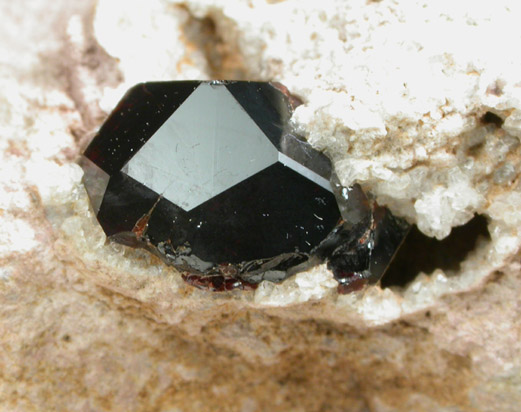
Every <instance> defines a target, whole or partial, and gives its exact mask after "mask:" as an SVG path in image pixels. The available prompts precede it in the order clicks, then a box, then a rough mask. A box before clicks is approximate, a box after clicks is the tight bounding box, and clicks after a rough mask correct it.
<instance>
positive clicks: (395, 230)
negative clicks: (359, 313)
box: [82, 81, 408, 292]
mask: <svg viewBox="0 0 521 412" xmlns="http://www.w3.org/2000/svg"><path fill="white" fill-rule="evenodd" d="M294 103H295V99H294V98H293V97H292V96H290V95H289V94H288V93H287V91H286V90H285V89H284V88H283V87H282V86H279V85H275V84H270V83H259V82H233V81H230V82H220V81H212V82H199V81H185V82H154V83H143V84H139V85H137V86H135V87H133V88H132V89H131V90H129V91H128V92H127V94H126V95H125V96H124V97H123V98H122V100H121V101H120V103H119V104H118V106H117V107H116V109H115V110H114V111H113V112H112V113H111V114H110V116H109V117H108V119H107V120H106V122H105V123H104V124H103V126H102V127H101V129H100V130H99V132H98V134H97V135H96V136H95V137H94V139H93V141H92V142H91V143H90V145H89V146H88V147H87V149H86V150H85V153H84V159H83V161H82V166H83V168H84V170H85V177H84V183H85V186H86V188H87V192H88V193H89V196H90V198H91V203H92V207H93V209H94V211H95V212H96V216H97V218H98V221H99V222H100V224H101V226H102V227H103V230H104V231H105V233H106V234H107V236H108V237H109V238H110V239H111V240H113V241H116V242H120V243H123V244H126V245H130V246H134V247H144V248H146V249H148V250H149V251H151V252H153V253H155V254H156V255H158V256H160V257H161V258H162V259H163V260H164V261H165V262H167V263H168V264H172V265H174V266H176V267H177V268H178V269H180V270H181V271H182V273H183V277H184V279H185V280H186V281H187V282H189V283H190V284H193V285H195V286H197V287H200V288H207V289H211V290H218V291H222V290H229V289H233V288H254V287H255V285H256V284H258V283H259V282H260V281H262V280H271V281H281V280H283V279H285V278H286V277H288V276H290V275H292V274H294V273H296V272H298V271H301V270H305V269H307V268H309V267H310V266H312V265H316V264H319V263H321V262H327V263H328V267H329V268H330V269H331V270H332V271H333V273H334V275H335V278H336V279H337V280H338V281H339V291H340V292H349V291H351V290H356V289H359V288H360V287H362V286H363V285H365V284H366V283H374V282H377V281H378V280H379V279H380V277H381V276H382V274H383V273H384V271H385V269H386V267H387V265H388V264H389V262H390V261H391V259H392V256H393V255H394V253H395V251H396V249H397V248H398V246H399V245H400V243H401V241H402V239H403V237H404V236H405V234H406V232H407V230H408V225H407V224H406V223H405V222H404V221H402V220H400V219H396V218H395V217H393V216H392V215H391V214H390V212H389V211H388V210H387V209H385V208H382V207H380V206H378V205H376V203H375V202H374V201H373V200H372V199H370V198H368V197H367V196H366V195H365V194H364V192H363V191H362V189H361V188H360V187H358V186H354V187H352V188H344V187H342V186H341V185H340V184H339V183H338V180H337V178H336V176H335V175H334V173H332V171H331V164H330V161H329V159H328V158H327V157H326V156H324V155H323V154H322V153H319V152H317V151H315V150H314V149H313V148H312V147H311V146H310V145H309V144H308V143H307V142H305V141H304V140H303V139H302V138H300V137H299V136H296V135H295V134H293V133H292V131H291V129H290V127H289V123H288V122H289V118H290V116H291V113H292V110H293V108H294V107H293V106H294Z"/></svg>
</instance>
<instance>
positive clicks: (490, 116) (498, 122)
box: [480, 112, 504, 128]
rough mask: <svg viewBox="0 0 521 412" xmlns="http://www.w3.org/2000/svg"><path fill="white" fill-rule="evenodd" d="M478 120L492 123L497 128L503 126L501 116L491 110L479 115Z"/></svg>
mask: <svg viewBox="0 0 521 412" xmlns="http://www.w3.org/2000/svg"><path fill="white" fill-rule="evenodd" d="M480 121H481V123H483V124H493V125H495V126H496V127H498V128H499V127H501V126H503V122H504V120H503V119H502V118H501V117H499V116H498V115H497V114H495V113H492V112H486V113H485V114H484V115H483V116H481V119H480Z"/></svg>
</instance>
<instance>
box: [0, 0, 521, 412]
mask: <svg viewBox="0 0 521 412" xmlns="http://www.w3.org/2000/svg"><path fill="white" fill-rule="evenodd" d="M0 10H1V12H2V15H3V24H2V26H1V27H0V51H1V52H0V85H1V87H0V101H1V103H0V120H1V121H0V151H1V156H2V158H1V162H0V228H2V236H0V409H1V410H3V411H4V410H5V411H52V410H57V411H130V410H132V411H133V410H135V411H244V412H247V411H252V412H253V411H264V410H275V411H371V412H372V411H385V412H387V411H451V412H452V411H518V410H519V409H520V408H519V405H521V358H520V354H521V343H520V334H521V322H520V321H519V317H520V316H519V315H520V312H521V308H520V303H519V302H520V300H519V297H518V296H519V294H520V292H521V259H520V255H519V252H518V251H519V246H520V244H521V235H520V233H519V223H521V212H520V206H521V189H520V184H519V165H520V161H521V156H520V153H519V151H520V147H519V146H520V145H519V138H520V137H521V123H520V119H521V114H520V113H521V112H520V110H521V79H520V77H519V73H521V70H520V69H521V55H519V53H517V51H516V47H517V46H516V45H517V44H519V41H520V40H521V25H519V24H518V22H517V19H518V16H519V15H521V14H519V6H518V5H517V3H516V2H514V1H506V0H505V1H499V2H495V3H494V4H493V5H492V4H491V3H489V2H484V1H474V2H466V1H463V2H458V4H457V5H454V4H452V3H451V2H448V1H447V2H445V1H440V2H435V4H432V2H421V1H394V2H393V1H387V0H382V1H380V2H365V1H340V0H337V1H329V0H327V1H326V0H323V1H321V2H306V1H282V2H275V1H268V2H264V1H225V0H214V1H190V2H186V3H182V2H178V1H167V0H150V1H145V0H132V1H123V0H121V1H117V0H99V1H98V2H67V1H55V2H50V3H49V2H45V1H43V0H32V1H29V0H24V1H21V2H18V3H7V2H4V3H0ZM188 78H204V79H206V78H249V79H261V80H270V79H276V80H279V81H282V82H283V83H285V84H286V85H287V86H288V87H290V89H291V90H292V91H293V92H294V93H297V94H298V95H299V96H300V97H301V98H302V99H303V101H304V105H303V106H302V107H300V108H299V110H298V111H297V113H296V114H295V118H294V121H295V126H296V127H297V128H298V129H299V130H300V131H301V132H302V133H303V134H306V135H307V136H308V138H309V139H310V141H311V142H312V143H313V144H314V145H316V147H318V148H320V149H322V150H325V151H326V152H328V153H329V154H330V156H332V158H333V159H334V160H335V164H336V166H337V169H338V171H339V174H340V178H341V179H342V181H343V182H344V183H345V184H350V183H352V182H354V181H357V182H360V183H361V184H363V185H364V186H365V187H366V188H367V189H370V190H372V191H373V192H374V193H375V194H376V195H377V196H378V199H379V201H380V202H382V203H385V204H387V205H389V207H391V208H392V210H393V212H395V213H396V214H398V215H401V216H404V217H406V218H407V219H409V220H410V221H411V222H412V223H417V224H418V227H419V229H420V230H421V232H423V233H424V234H426V235H429V236H433V237H437V238H438V239H442V238H446V239H452V240H451V242H452V243H450V245H456V246H457V247H453V246H451V247H450V248H445V249H443V247H441V246H439V245H440V244H439V243H435V241H429V240H428V239H427V238H426V237H425V236H424V237H423V238H422V237H421V236H423V235H421V234H420V232H418V236H420V237H419V239H423V240H422V241H421V242H423V243H421V242H419V244H420V245H423V246H424V248H427V252H426V253H425V252H424V254H421V253H419V254H418V253H414V254H413V253H409V254H402V256H401V257H400V259H401V262H402V263H401V264H402V265H404V266H400V267H399V268H398V269H394V271H395V274H396V273H398V275H400V271H406V270H408V269H410V268H411V267H412V268H414V270H416V268H419V269H417V270H418V272H419V273H418V274H417V276H415V277H414V279H413V280H412V281H411V282H409V283H407V284H406V285H397V284H394V286H393V285H391V286H389V287H379V286H377V287H372V288H369V289H367V290H365V291H362V292H360V293H357V294H353V295H346V296H338V295H337V294H336V290H335V283H334V282H333V281H332V278H331V274H330V273H329V272H327V270H326V269H325V268H323V267H319V268H316V269H314V270H312V271H310V272H309V273H303V274H300V275H298V276H297V277H295V278H293V279H290V280H288V281H286V282H284V284H282V285H277V286H274V285H271V284H263V285H261V286H260V287H259V289H258V290H257V291H255V292H236V293H235V292H234V293H227V294H212V293H206V292H203V291H199V290H195V289H192V288H190V287H188V286H186V285H185V284H184V283H183V282H182V281H181V279H180V276H179V274H178V273H177V272H176V271H175V270H173V269H171V268H168V267H165V266H164V265H163V264H161V263H160V262H159V261H158V260H157V259H155V258H154V257H151V256H149V255H148V254H146V253H144V252H141V251H134V250H130V249H127V248H124V247H120V246H117V245H111V244H106V243H105V238H104V235H103V233H102V231H101V229H100V228H99V227H98V225H97V223H96V220H95V217H94V216H93V215H92V213H91V211H90V209H89V206H88V199H87V196H86V194H85V191H84V189H83V187H82V185H81V177H82V171H81V169H80V168H79V167H78V166H77V165H76V161H77V160H78V156H79V154H80V152H81V149H82V148H83V147H84V145H85V144H86V142H88V140H89V139H90V137H92V135H93V133H94V132H95V130H96V128H97V127H98V126H99V124H100V123H101V122H102V121H103V119H104V117H105V116H106V113H107V112H108V111H110V110H111V108H112V107H113V106H114V104H115V102H116V101H117V100H118V99H119V98H120V97H121V95H122V93H123V92H124V91H125V90H126V89H127V88H128V87H129V86H131V85H132V84H134V83H137V82H139V81H144V80H154V79H188ZM498 119H499V120H498ZM476 213H477V214H480V215H481V216H483V219H484V221H485V222H486V224H487V226H488V235H482V236H477V235H475V234H473V233H472V230H471V229H470V227H471V226H469V224H467V222H469V220H470V219H471V218H472V216H473V215H474V214H476ZM471 222H472V221H471ZM465 224H467V225H466V226H461V225H465ZM457 226H461V227H459V228H457V229H453V230H452V232H451V228H453V227H457ZM481 232H482V231H481ZM449 233H452V234H451V235H450V236H449ZM456 233H463V235H462V236H460V237H454V236H456ZM447 236H449V237H447ZM429 242H431V243H429ZM433 242H434V243H433ZM466 243H469V244H471V245H472V247H470V248H467V249H468V250H470V253H468V254H464V255H462V256H461V257H459V258H458V259H459V260H458V262H457V263H458V264H457V265H455V266H454V265H453V266H450V265H449V266H443V265H441V264H440V265H438V264H439V263H440V262H442V260H443V259H441V258H439V257H437V258H435V257H433V256H434V255H436V254H438V255H442V257H443V255H444V254H445V255H451V254H455V253H456V249H458V247H459V246H458V245H460V244H461V245H463V246H464V244H466ZM474 243H475V244H474ZM463 246H462V247H463ZM435 250H436V251H437V252H436V253H434V251H435ZM429 251H431V252H432V253H429ZM420 252H421V251H420ZM413 255H414V256H413ZM418 256H420V258H417V257H418ZM418 261H419V263H422V262H423V261H430V263H431V264H432V265H433V266H432V267H431V268H430V269H429V270H427V269H424V268H425V267H426V266H421V265H419V266H416V265H417V264H418ZM423 263H424V262H423ZM422 268H423V269H422ZM434 268H436V269H434ZM420 272H425V273H420ZM414 274H415V273H413V275H414ZM389 283H391V284H392V283H393V282H389Z"/></svg>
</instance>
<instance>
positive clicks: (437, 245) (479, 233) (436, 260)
mask: <svg viewBox="0 0 521 412" xmlns="http://www.w3.org/2000/svg"><path fill="white" fill-rule="evenodd" d="M480 237H483V238H485V239H488V240H489V239H490V234H489V233H488V229H487V219H486V218H485V217H484V216H481V215H476V216H474V217H473V218H472V219H471V220H470V221H469V222H467V223H466V224H464V225H463V226H459V227H455V228H453V229H452V231H451V233H450V235H449V236H448V237H446V238H445V239H443V240H437V239H435V238H431V237H428V236H425V235H424V234H423V233H421V232H420V231H419V230H418V228H417V227H416V225H414V226H413V227H412V228H411V231H410V232H409V235H408V236H407V238H406V239H405V241H404V242H403V245H402V247H401V248H400V250H398V252H397V254H396V256H395V258H394V260H393V261H392V262H391V264H390V266H389V269H388V270H387V272H386V274H385V275H384V277H383V278H382V287H389V286H405V285H406V284H407V283H409V282H411V281H412V280H414V278H415V277H416V276H417V275H418V274H419V273H420V272H424V273H432V272H433V271H434V269H438V268H439V269H442V270H444V271H447V270H451V271H456V270H459V269H460V264H461V262H462V261H463V260H464V259H465V257H466V256H467V254H468V253H469V252H471V251H472V250H473V249H474V248H475V247H476V243H477V240H478V239H479V238H480Z"/></svg>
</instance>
